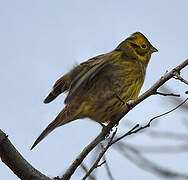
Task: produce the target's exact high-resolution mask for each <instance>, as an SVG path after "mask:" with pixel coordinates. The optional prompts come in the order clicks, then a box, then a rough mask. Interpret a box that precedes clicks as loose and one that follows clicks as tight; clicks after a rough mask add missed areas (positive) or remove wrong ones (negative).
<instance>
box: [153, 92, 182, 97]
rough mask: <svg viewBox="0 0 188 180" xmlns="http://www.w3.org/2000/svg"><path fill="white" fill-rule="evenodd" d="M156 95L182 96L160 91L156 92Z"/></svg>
mask: <svg viewBox="0 0 188 180" xmlns="http://www.w3.org/2000/svg"><path fill="white" fill-rule="evenodd" d="M154 95H162V96H175V97H180V94H174V93H162V92H158V91H156V92H155V93H154Z"/></svg>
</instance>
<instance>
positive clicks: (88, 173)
mask: <svg viewBox="0 0 188 180" xmlns="http://www.w3.org/2000/svg"><path fill="white" fill-rule="evenodd" d="M116 132H117V128H116V130H115V131H114V133H113V134H112V137H111V138H110V141H109V142H108V144H107V145H106V147H105V148H104V149H103V150H102V151H101V153H100V154H99V156H98V158H97V160H96V161H95V163H94V164H93V165H92V167H91V168H90V169H89V171H88V172H87V173H86V175H85V176H84V177H83V178H82V180H85V179H86V178H87V177H88V176H89V175H90V174H91V172H92V171H93V170H94V169H95V168H97V167H98V163H99V161H100V160H101V158H102V157H103V155H104V153H105V152H106V151H107V149H108V148H109V147H110V146H111V142H112V140H113V138H114V136H115V135H116Z"/></svg>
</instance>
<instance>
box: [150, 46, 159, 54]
mask: <svg viewBox="0 0 188 180" xmlns="http://www.w3.org/2000/svg"><path fill="white" fill-rule="evenodd" d="M150 50H151V51H152V53H154V52H158V50H157V49H156V48H155V47H153V46H150Z"/></svg>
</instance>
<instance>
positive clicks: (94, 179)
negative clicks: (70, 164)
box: [80, 163, 96, 180]
mask: <svg viewBox="0 0 188 180" xmlns="http://www.w3.org/2000/svg"><path fill="white" fill-rule="evenodd" d="M80 166H81V168H82V169H83V170H84V172H85V173H87V172H88V169H87V167H86V165H85V164H84V163H82V164H80ZM88 178H89V180H96V178H95V176H93V175H91V174H90V176H89V177H88Z"/></svg>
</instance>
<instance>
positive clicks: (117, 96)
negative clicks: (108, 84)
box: [115, 94, 126, 105]
mask: <svg viewBox="0 0 188 180" xmlns="http://www.w3.org/2000/svg"><path fill="white" fill-rule="evenodd" d="M115 96H116V98H117V99H118V100H119V101H120V102H121V103H123V104H124V105H125V104H126V102H125V101H124V100H123V99H121V97H120V96H119V95H118V94H115Z"/></svg>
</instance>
